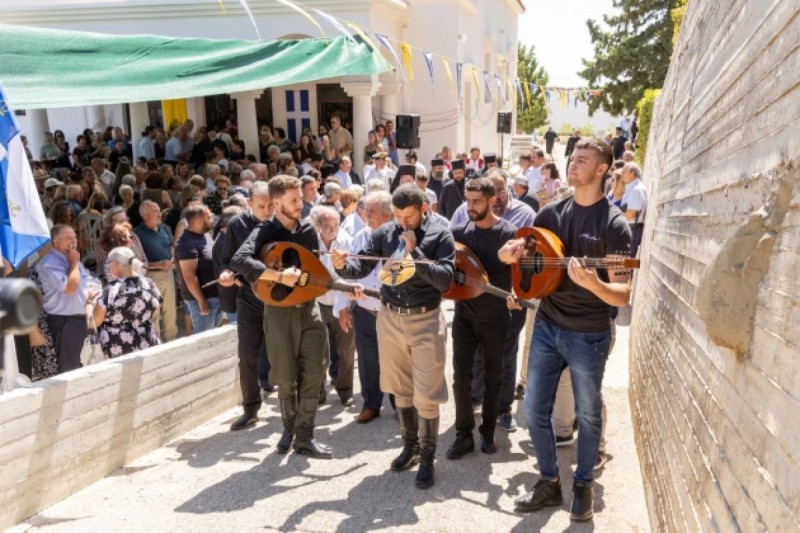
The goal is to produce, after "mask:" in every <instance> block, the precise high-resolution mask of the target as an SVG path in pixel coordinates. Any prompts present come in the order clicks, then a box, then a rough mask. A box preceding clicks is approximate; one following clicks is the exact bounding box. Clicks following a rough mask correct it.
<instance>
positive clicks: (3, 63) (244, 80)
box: [0, 24, 387, 109]
mask: <svg viewBox="0 0 800 533" xmlns="http://www.w3.org/2000/svg"><path fill="white" fill-rule="evenodd" d="M386 70H387V66H386V62H385V61H384V60H383V59H382V58H381V56H380V55H378V53H377V52H375V51H373V49H372V48H370V46H369V45H368V44H366V43H363V42H360V41H359V42H355V41H352V40H349V39H348V38H346V37H338V38H335V39H303V40H297V41H289V40H280V41H262V42H259V41H243V40H233V39H225V40H214V39H182V38H174V37H163V36H155V35H107V34H99V33H85V32H74V31H64V30H50V29H42V28H31V27H26V26H13V25H7V24H0V83H2V84H3V86H4V87H5V90H6V94H7V97H8V103H9V104H10V106H11V107H12V108H13V109H40V108H48V107H49V108H53V107H69V106H81V105H91V104H97V105H101V104H117V103H124V102H144V101H148V100H167V99H172V98H190V97H195V96H207V95H212V94H225V93H234V92H239V91H247V90H253V89H263V88H266V87H277V86H281V85H291V84H295V83H305V82H310V81H316V80H321V79H326V78H334V77H337V76H349V75H368V74H379V73H381V72H384V71H386Z"/></svg>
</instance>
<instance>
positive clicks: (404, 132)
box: [395, 115, 420, 150]
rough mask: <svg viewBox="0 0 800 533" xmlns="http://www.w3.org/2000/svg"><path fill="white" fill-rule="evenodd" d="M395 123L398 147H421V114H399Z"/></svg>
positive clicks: (406, 148) (409, 148) (410, 148)
mask: <svg viewBox="0 0 800 533" xmlns="http://www.w3.org/2000/svg"><path fill="white" fill-rule="evenodd" d="M395 124H396V125H397V131H396V132H395V135H396V138H397V139H396V140H397V147H398V148H403V149H405V150H412V149H414V148H419V144H420V143H419V115H397V117H396V120H395Z"/></svg>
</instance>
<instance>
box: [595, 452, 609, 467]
mask: <svg viewBox="0 0 800 533" xmlns="http://www.w3.org/2000/svg"><path fill="white" fill-rule="evenodd" d="M607 461H608V457H606V452H597V461H595V463H594V470H600V469H601V468H603V467H604V466H605V464H606V462H607Z"/></svg>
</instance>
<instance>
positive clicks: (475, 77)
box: [469, 65, 481, 102]
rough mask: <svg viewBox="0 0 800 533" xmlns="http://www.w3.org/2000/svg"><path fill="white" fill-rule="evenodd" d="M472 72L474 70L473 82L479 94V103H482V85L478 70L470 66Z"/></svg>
mask: <svg viewBox="0 0 800 533" xmlns="http://www.w3.org/2000/svg"><path fill="white" fill-rule="evenodd" d="M469 68H470V70H472V81H474V82H475V91H476V92H477V93H478V102H480V101H481V83H480V82H479V81H478V69H476V68H475V65H469Z"/></svg>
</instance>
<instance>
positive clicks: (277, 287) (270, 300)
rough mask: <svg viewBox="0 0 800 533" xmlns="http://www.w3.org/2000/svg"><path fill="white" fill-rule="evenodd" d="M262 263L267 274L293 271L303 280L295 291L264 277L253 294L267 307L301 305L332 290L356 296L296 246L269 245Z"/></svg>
mask: <svg viewBox="0 0 800 533" xmlns="http://www.w3.org/2000/svg"><path fill="white" fill-rule="evenodd" d="M259 259H260V260H261V262H262V263H264V264H265V265H266V266H267V270H271V271H281V270H283V269H285V268H289V267H296V268H298V269H299V270H300V279H298V280H297V284H296V285H295V286H294V287H289V286H286V285H284V284H283V283H278V282H277V281H269V280H267V279H265V276H264V274H262V275H261V277H260V278H258V279H257V280H256V282H255V284H254V287H253V292H255V294H256V296H257V297H258V299H259V300H261V301H262V302H264V303H265V304H267V305H273V306H276V307H291V306H294V305H300V304H304V303H306V302H308V301H310V300H313V299H314V298H317V297H319V296H322V295H323V294H325V293H326V292H328V291H331V290H333V291H341V292H348V293H351V294H352V293H355V288H354V287H353V286H352V285H349V284H347V283H344V282H342V281H340V280H336V279H333V276H331V273H330V272H328V269H327V268H325V265H323V264H322V261H320V260H319V258H318V257H317V256H316V255H315V254H314V253H313V252H311V251H310V250H307V249H306V248H303V247H302V246H300V245H298V244H295V243H293V242H273V243H270V244H267V245H265V246H264V247H263V248H262V249H261V252H260V253H259ZM363 292H364V294H365V295H366V296H372V297H374V298H380V297H381V294H380V292H378V291H372V290H368V289H364V291H363Z"/></svg>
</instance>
